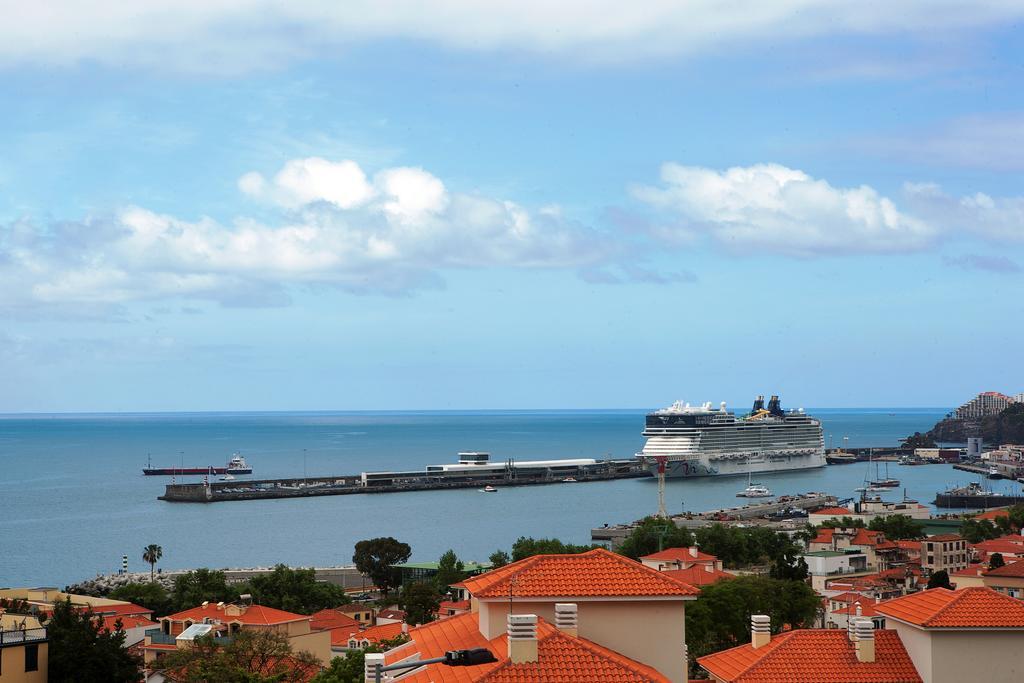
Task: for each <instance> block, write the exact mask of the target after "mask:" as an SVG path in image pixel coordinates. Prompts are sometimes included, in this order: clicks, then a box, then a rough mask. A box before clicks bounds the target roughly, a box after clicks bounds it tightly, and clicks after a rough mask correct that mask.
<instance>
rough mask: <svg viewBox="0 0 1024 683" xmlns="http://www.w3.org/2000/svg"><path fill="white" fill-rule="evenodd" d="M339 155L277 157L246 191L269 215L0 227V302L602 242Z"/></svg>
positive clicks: (471, 264)
mask: <svg viewBox="0 0 1024 683" xmlns="http://www.w3.org/2000/svg"><path fill="white" fill-rule="evenodd" d="M366 178H367V176H366V174H365V173H364V172H363V170H362V169H361V168H360V167H359V165H358V164H356V163H355V162H353V161H340V162H330V161H326V160H323V159H318V158H311V159H296V160H292V161H289V162H288V163H286V164H285V165H284V167H283V168H282V169H281V170H280V172H278V173H277V174H276V175H274V176H273V179H272V181H267V180H265V179H264V178H263V176H261V175H258V174H253V173H248V174H246V175H244V176H242V178H241V179H240V180H239V186H240V188H241V189H242V190H243V191H244V192H247V193H249V194H252V195H255V196H257V197H262V198H265V199H268V200H270V201H272V202H275V203H276V204H277V205H278V206H279V207H280V208H281V215H280V219H279V220H277V221H274V222H273V224H267V223H265V222H260V221H257V220H253V219H251V218H246V217H240V218H237V219H235V220H234V221H233V222H232V223H231V224H230V225H224V224H222V223H219V222H217V221H214V220H212V219H209V218H204V219H201V220H198V221H185V220H182V219H179V218H176V217H174V216H169V215H163V214H158V213H154V212H152V211H149V210H147V209H145V208H141V207H128V208H125V209H124V210H122V211H120V212H118V213H117V214H116V216H114V217H112V218H110V219H107V220H98V219H91V220H86V221H82V222H69V223H60V224H56V225H51V226H36V225H33V224H31V223H28V222H18V223H15V224H12V225H8V226H0V306H6V307H8V308H11V307H16V306H23V305H25V304H26V303H31V302H37V303H46V304H54V305H66V304H69V303H80V304H90V305H111V304H119V303H122V302H127V301H132V300H139V299H159V298H167V297H179V298H184V299H212V300H217V301H221V302H222V303H227V304H232V305H270V304H279V303H281V302H282V297H283V296H285V294H284V292H286V291H287V289H288V288H289V287H291V286H296V285H328V286H336V287H340V288H343V289H346V290H349V291H356V292H375V293H392V294H396V293H402V292H406V291H408V290H410V289H414V288H416V287H423V286H430V285H436V284H437V282H438V281H439V272H440V271H442V270H444V269H446V268H485V267H510V268H572V269H574V268H582V267H588V266H592V265H594V264H597V263H602V262H605V261H607V260H608V259H609V258H610V257H611V256H612V255H613V254H614V252H615V250H614V248H613V246H612V245H611V243H610V241H609V239H608V238H607V237H606V236H605V235H604V234H603V233H600V232H597V231H595V230H592V229H590V228H587V227H585V226H582V225H578V224H575V223H572V222H571V221H568V220H565V219H564V218H562V217H561V216H560V215H559V213H558V212H557V211H551V210H547V209H545V210H541V211H537V212H531V211H530V210H528V209H526V208H524V207H522V206H520V205H518V204H516V203H514V202H510V201H507V200H501V199H496V198H491V197H484V196H478V195H468V194H462V193H449V192H448V191H447V190H446V189H445V187H444V184H443V183H442V182H441V181H440V180H439V179H438V178H436V177H434V176H433V175H431V174H430V173H428V172H426V171H424V170H422V169H418V168H404V167H403V168H391V169H384V170H382V171H380V172H379V173H377V174H376V175H375V176H374V181H373V183H370V182H369V181H367V179H366Z"/></svg>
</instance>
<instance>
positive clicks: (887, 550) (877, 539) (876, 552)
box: [807, 527, 900, 569]
mask: <svg viewBox="0 0 1024 683" xmlns="http://www.w3.org/2000/svg"><path fill="white" fill-rule="evenodd" d="M807 550H808V551H809V552H812V553H814V552H850V551H859V552H861V553H863V554H864V556H865V558H866V562H867V568H868V569H888V568H889V566H890V565H891V564H892V563H893V562H894V561H895V560H896V559H897V558H898V557H899V556H900V550H899V546H897V545H896V544H895V543H893V542H892V541H889V540H887V539H886V538H885V534H883V533H882V532H881V531H871V530H870V529H864V528H862V527H855V528H842V527H837V528H835V529H830V528H828V527H823V528H821V529H819V530H818V535H817V536H815V537H814V538H812V539H811V540H810V541H809V542H808V543H807Z"/></svg>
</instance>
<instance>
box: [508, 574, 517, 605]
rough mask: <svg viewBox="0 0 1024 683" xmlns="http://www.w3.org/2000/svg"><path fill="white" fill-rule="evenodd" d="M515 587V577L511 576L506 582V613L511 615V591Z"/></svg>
mask: <svg viewBox="0 0 1024 683" xmlns="http://www.w3.org/2000/svg"><path fill="white" fill-rule="evenodd" d="M515 587H516V577H515V576H513V577H511V578H510V579H509V580H508V613H509V614H512V591H513V589H515Z"/></svg>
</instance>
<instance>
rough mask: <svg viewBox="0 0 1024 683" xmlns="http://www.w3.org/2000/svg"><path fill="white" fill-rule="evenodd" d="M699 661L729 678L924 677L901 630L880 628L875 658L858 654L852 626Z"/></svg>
mask: <svg viewBox="0 0 1024 683" xmlns="http://www.w3.org/2000/svg"><path fill="white" fill-rule="evenodd" d="M697 662H698V663H699V664H700V665H701V666H702V667H704V669H706V670H707V671H709V672H710V673H711V674H712V675H713V676H715V677H716V678H718V679H720V680H722V681H725V682H726V683H779V681H786V683H921V677H920V676H919V675H918V673H917V669H915V668H914V663H913V662H912V661H911V660H910V656H909V655H907V651H906V650H905V649H904V647H903V643H902V642H901V641H900V638H899V636H898V635H897V634H896V632H895V631H875V661H874V662H860V661H858V660H857V655H856V652H855V651H854V649H853V645H852V644H851V643H850V641H849V640H848V638H847V636H846V631H844V630H838V629H798V630H796V631H788V632H786V633H782V634H780V635H777V636H773V637H772V639H771V641H770V642H769V643H768V644H767V645H765V646H763V647H760V648H758V649H756V650H755V649H754V648H753V647H752V646H751V645H749V644H747V645H740V646H739V647H734V648H732V649H730V650H724V651H722V652H717V653H715V654H713V655H708V656H706V657H701V658H700V659H698V660H697Z"/></svg>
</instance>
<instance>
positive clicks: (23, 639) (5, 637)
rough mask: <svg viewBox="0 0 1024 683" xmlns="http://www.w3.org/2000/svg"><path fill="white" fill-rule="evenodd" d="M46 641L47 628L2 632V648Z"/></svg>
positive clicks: (0, 635)
mask: <svg viewBox="0 0 1024 683" xmlns="http://www.w3.org/2000/svg"><path fill="white" fill-rule="evenodd" d="M40 640H46V629H45V628H28V629H14V630H11V631H0V646H2V645H14V644H16V643H32V642H36V641H40Z"/></svg>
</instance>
